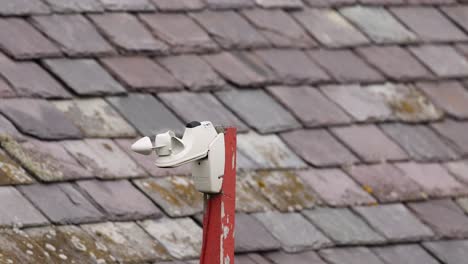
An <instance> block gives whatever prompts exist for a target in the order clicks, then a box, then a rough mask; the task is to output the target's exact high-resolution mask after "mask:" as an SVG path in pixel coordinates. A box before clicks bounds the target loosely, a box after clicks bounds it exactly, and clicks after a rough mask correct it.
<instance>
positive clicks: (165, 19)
mask: <svg viewBox="0 0 468 264" xmlns="http://www.w3.org/2000/svg"><path fill="white" fill-rule="evenodd" d="M140 18H141V20H142V21H143V22H144V23H146V24H147V25H148V27H149V28H150V30H151V32H152V33H153V34H154V35H155V36H156V37H157V38H159V39H161V40H163V41H164V42H166V43H167V44H168V45H169V47H170V49H171V51H173V52H205V51H214V50H217V49H218V45H217V44H216V43H215V42H214V41H213V40H212V39H211V38H210V36H209V35H208V33H206V32H205V30H204V29H203V28H202V27H201V26H200V25H198V24H197V23H195V21H194V20H192V19H191V18H190V17H189V16H187V15H185V14H157V15H155V14H151V15H149V14H148V15H147V14H144V15H140Z"/></svg>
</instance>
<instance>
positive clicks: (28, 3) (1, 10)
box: [0, 0, 50, 16]
mask: <svg viewBox="0 0 468 264" xmlns="http://www.w3.org/2000/svg"><path fill="white" fill-rule="evenodd" d="M49 12H50V11H49V8H47V6H46V5H45V4H44V3H43V2H42V1H40V0H18V1H14V2H11V1H9V0H2V1H0V15H2V16H4V15H29V14H47V13H49Z"/></svg>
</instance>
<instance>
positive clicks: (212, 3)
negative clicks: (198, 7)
mask: <svg viewBox="0 0 468 264" xmlns="http://www.w3.org/2000/svg"><path fill="white" fill-rule="evenodd" d="M205 2H206V4H207V6H208V7H209V8H211V9H238V8H247V7H253V6H254V5H255V4H254V1H253V0H205Z"/></svg>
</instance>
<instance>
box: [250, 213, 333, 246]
mask: <svg viewBox="0 0 468 264" xmlns="http://www.w3.org/2000/svg"><path fill="white" fill-rule="evenodd" d="M254 216H255V217H256V218H257V219H258V220H259V221H260V222H262V224H263V225H264V226H265V227H266V228H267V229H268V230H269V231H270V232H271V233H272V234H273V236H274V237H276V239H278V240H279V242H280V243H281V247H282V248H283V250H284V251H286V252H298V251H304V250H305V249H318V248H322V247H326V246H329V245H331V241H330V240H329V239H328V238H327V237H325V236H324V235H323V234H322V233H321V232H320V231H319V230H317V229H316V228H315V227H314V226H313V225H312V224H311V223H309V222H308V221H307V220H306V219H305V218H304V217H303V216H302V215H300V214H298V213H288V214H283V213H278V212H266V213H257V214H254ZM293 226H294V228H295V229H296V230H301V232H298V233H296V232H290V230H291V227H293Z"/></svg>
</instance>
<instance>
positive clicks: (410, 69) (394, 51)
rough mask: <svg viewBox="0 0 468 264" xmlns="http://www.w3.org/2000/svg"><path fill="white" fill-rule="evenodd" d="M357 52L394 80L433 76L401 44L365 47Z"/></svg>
mask: <svg viewBox="0 0 468 264" xmlns="http://www.w3.org/2000/svg"><path fill="white" fill-rule="evenodd" d="M357 53H358V54H359V55H360V56H362V57H363V58H364V59H365V60H366V61H367V62H368V63H369V64H371V65H373V66H374V67H376V68H377V69H379V70H380V71H381V72H382V73H383V74H384V75H385V76H386V77H388V78H390V79H392V80H397V81H406V80H414V79H429V78H431V76H432V74H431V73H430V72H429V70H427V69H426V68H425V67H424V66H423V65H422V64H421V63H420V62H419V61H418V60H416V58H415V57H413V55H411V53H410V52H408V51H407V50H406V49H404V48H401V47H399V46H385V47H377V46H370V47H363V48H359V49H357Z"/></svg>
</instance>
